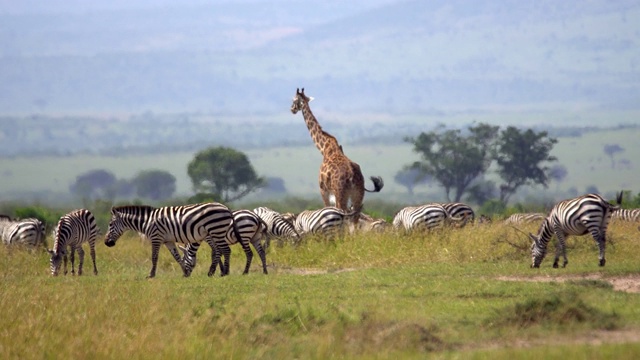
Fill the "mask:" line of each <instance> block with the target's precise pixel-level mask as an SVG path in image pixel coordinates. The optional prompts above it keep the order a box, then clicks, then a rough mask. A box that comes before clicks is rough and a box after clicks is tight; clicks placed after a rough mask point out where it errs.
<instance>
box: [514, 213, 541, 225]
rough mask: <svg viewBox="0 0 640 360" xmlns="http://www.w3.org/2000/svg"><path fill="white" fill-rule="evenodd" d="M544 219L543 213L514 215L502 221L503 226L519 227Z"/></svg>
mask: <svg viewBox="0 0 640 360" xmlns="http://www.w3.org/2000/svg"><path fill="white" fill-rule="evenodd" d="M544 218H545V214H543V213H516V214H511V215H510V216H509V217H508V218H506V219H505V220H504V224H505V225H521V224H528V223H533V222H539V221H542V220H543V219H544Z"/></svg>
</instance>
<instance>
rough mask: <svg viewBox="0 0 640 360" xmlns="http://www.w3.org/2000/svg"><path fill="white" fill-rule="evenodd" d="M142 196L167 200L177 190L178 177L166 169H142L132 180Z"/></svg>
mask: <svg viewBox="0 0 640 360" xmlns="http://www.w3.org/2000/svg"><path fill="white" fill-rule="evenodd" d="M132 183H133V184H134V185H135V187H136V194H137V195H138V196H139V197H141V198H146V199H151V200H155V201H158V200H165V199H168V198H170V197H171V196H173V194H174V193H175V192H176V177H175V176H173V175H172V174H171V173H169V172H168V171H165V170H144V171H140V172H139V173H138V174H137V175H136V176H135V177H134V178H133V180H132Z"/></svg>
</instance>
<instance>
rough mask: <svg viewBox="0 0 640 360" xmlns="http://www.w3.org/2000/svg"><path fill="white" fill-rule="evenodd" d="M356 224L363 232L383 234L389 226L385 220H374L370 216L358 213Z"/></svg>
mask: <svg viewBox="0 0 640 360" xmlns="http://www.w3.org/2000/svg"><path fill="white" fill-rule="evenodd" d="M358 223H359V227H360V229H361V230H363V231H365V232H368V231H374V232H384V231H385V230H386V229H387V227H388V226H389V223H387V221H386V220H385V219H374V218H373V217H372V216H370V215H367V214H365V213H360V219H359V220H358Z"/></svg>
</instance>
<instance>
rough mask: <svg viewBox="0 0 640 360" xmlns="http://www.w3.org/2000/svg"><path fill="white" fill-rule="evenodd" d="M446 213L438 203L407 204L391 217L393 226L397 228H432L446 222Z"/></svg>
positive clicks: (409, 229)
mask: <svg viewBox="0 0 640 360" xmlns="http://www.w3.org/2000/svg"><path fill="white" fill-rule="evenodd" d="M447 218H448V213H447V210H445V208H444V207H442V205H440V204H435V203H434V204H426V205H420V206H407V207H405V208H403V209H401V210H400V211H398V213H397V214H396V215H395V216H394V217H393V227H394V228H395V229H397V230H399V229H401V228H402V229H404V230H407V231H411V230H433V229H437V228H442V227H444V226H445V225H446V224H447Z"/></svg>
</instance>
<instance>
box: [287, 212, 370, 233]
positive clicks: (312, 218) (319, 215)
mask: <svg viewBox="0 0 640 360" xmlns="http://www.w3.org/2000/svg"><path fill="white" fill-rule="evenodd" d="M359 214H360V210H357V211H352V212H350V213H345V212H344V211H342V210H340V209H338V208H337V207H335V206H327V207H324V208H322V209H317V210H304V211H302V212H301V213H299V214H297V215H296V216H295V218H294V227H295V229H296V231H297V232H298V233H299V234H302V235H304V234H309V233H321V234H324V235H329V236H333V235H335V234H336V233H337V232H338V231H340V229H342V226H343V225H344V224H345V222H348V221H352V219H353V218H354V217H355V216H357V215H359Z"/></svg>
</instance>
